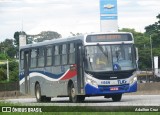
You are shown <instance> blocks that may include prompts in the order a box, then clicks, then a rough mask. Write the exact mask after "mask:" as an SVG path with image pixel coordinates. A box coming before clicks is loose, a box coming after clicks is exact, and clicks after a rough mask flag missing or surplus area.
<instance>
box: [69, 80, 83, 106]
mask: <svg viewBox="0 0 160 115" xmlns="http://www.w3.org/2000/svg"><path fill="white" fill-rule="evenodd" d="M84 99H85V96H81V95H76V89H75V87H74V84H73V83H72V84H71V86H70V91H69V100H70V101H71V102H73V103H78V102H82V101H84Z"/></svg>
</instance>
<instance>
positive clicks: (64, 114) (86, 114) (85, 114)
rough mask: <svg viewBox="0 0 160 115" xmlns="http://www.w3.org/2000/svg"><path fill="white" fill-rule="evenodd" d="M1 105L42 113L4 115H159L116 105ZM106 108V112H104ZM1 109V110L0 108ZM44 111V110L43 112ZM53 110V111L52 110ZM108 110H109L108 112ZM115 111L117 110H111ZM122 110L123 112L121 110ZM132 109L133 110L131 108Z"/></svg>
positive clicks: (3, 114) (0, 107)
mask: <svg viewBox="0 0 160 115" xmlns="http://www.w3.org/2000/svg"><path fill="white" fill-rule="evenodd" d="M2 107H15V108H28V107H31V108H34V107H35V108H37V107H38V108H41V109H42V113H33V112H30V113H25V112H22V113H20V112H14V113H3V112H0V115H5V114H7V115H8V114H9V115H10V114H12V115H13V114H14V115H24V114H27V115H28V114H29V115H36V114H37V115H46V114H47V115H48V114H51V115H160V113H159V112H128V111H130V110H131V109H132V107H128V108H122V107H117V108H111V107H110V108H109V109H107V108H105V107H102V108H101V107H97V108H96V107H88V106H87V107H85V106H83V107H81V106H72V107H70V106H24V105H22V104H13V103H6V102H0V109H2ZM106 109H107V112H105V111H106ZM0 111H2V110H0ZM43 111H45V112H43ZM52 111H53V112H52ZM108 111H110V112H108ZM113 111H117V112H113ZM121 111H123V112H121ZM132 111H133V110H132Z"/></svg>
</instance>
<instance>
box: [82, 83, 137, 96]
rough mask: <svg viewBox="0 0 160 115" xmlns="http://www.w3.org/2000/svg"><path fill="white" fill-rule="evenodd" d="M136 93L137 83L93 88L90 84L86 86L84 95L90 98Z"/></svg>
mask: <svg viewBox="0 0 160 115" xmlns="http://www.w3.org/2000/svg"><path fill="white" fill-rule="evenodd" d="M136 91H137V82H134V83H133V84H132V85H129V84H124V85H113V86H98V87H94V86H92V85H90V84H86V86H85V93H86V95H90V96H92V95H93V96H96V95H97V96H98V95H107V94H122V93H131V92H136Z"/></svg>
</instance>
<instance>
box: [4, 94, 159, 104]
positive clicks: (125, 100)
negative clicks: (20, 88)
mask: <svg viewBox="0 0 160 115" xmlns="http://www.w3.org/2000/svg"><path fill="white" fill-rule="evenodd" d="M1 101H5V102H11V103H20V104H22V105H28V106H160V95H123V97H122V100H121V101H120V102H113V101H112V99H111V98H109V99H106V98H104V97H103V96H100V97H86V98H85V101H84V102H83V103H70V102H69V98H67V97H65V98H62V97H61V98H52V100H51V102H49V103H37V102H36V99H35V98H20V97H19V98H18V99H5V100H1Z"/></svg>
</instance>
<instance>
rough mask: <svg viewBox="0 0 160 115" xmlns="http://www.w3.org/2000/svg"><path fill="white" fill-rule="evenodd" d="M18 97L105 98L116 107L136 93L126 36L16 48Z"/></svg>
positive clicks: (87, 37)
mask: <svg viewBox="0 0 160 115" xmlns="http://www.w3.org/2000/svg"><path fill="white" fill-rule="evenodd" d="M19 61H20V66H19V67H20V68H19V80H20V91H21V92H22V93H23V94H30V95H33V96H35V97H36V99H37V102H44V101H46V102H47V101H51V98H52V97H69V100H70V101H71V102H81V101H84V99H85V97H90V96H104V98H112V100H113V101H120V100H121V98H122V94H123V93H130V92H136V91H137V75H136V68H137V62H136V48H135V45H134V38H133V36H132V34H131V33H128V32H117V33H92V34H87V35H81V36H76V37H68V38H60V39H54V40H50V41H45V42H41V43H37V44H29V45H26V46H22V47H20V60H19Z"/></svg>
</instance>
